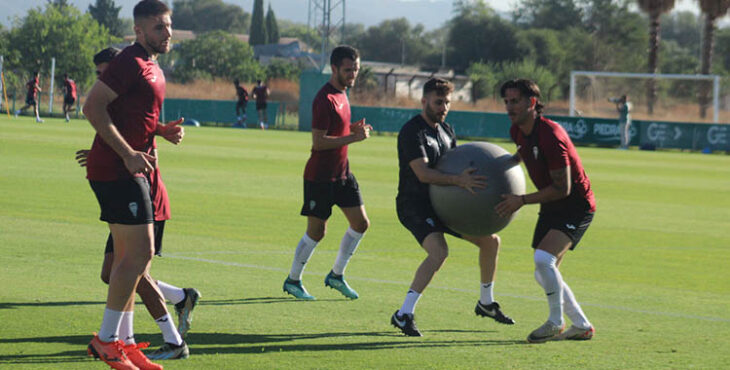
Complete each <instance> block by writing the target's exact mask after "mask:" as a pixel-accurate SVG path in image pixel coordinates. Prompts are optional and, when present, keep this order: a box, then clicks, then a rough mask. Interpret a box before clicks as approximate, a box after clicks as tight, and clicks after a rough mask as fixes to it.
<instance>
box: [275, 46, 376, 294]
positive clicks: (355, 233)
mask: <svg viewBox="0 0 730 370" xmlns="http://www.w3.org/2000/svg"><path fill="white" fill-rule="evenodd" d="M330 66H331V68H332V77H330V80H329V82H327V83H326V84H325V85H324V86H322V88H321V89H320V90H319V92H318V93H317V96H316V97H315V98H314V102H313V103H312V153H311V156H310V157H309V161H308V162H307V165H306V167H305V168H304V204H303V205H302V210H301V215H302V216H307V231H306V233H305V234H304V236H302V239H301V240H300V241H299V244H298V245H297V248H296V251H295V252H294V261H293V262H292V266H291V271H290V272H289V276H288V277H287V278H286V280H285V281H284V292H286V293H289V294H291V295H293V296H294V297H296V298H298V299H305V300H313V299H314V297H313V296H311V295H310V294H309V293H308V292H307V290H306V289H305V288H304V286H303V285H302V272H303V270H304V267H305V266H306V264H307V261H309V258H310V257H311V256H312V254H313V253H314V248H315V247H316V246H317V243H319V242H320V241H321V240H322V238H324V235H325V228H326V225H327V219H328V218H329V217H330V215H331V214H332V206H334V205H337V206H338V207H340V209H341V210H342V213H344V215H345V217H346V218H347V221H348V222H349V224H350V226H349V228H348V229H347V231H346V232H345V235H344V236H343V237H342V240H341V242H340V250H339V253H337V258H336V259H335V263H334V266H333V267H332V271H330V273H329V274H327V276H326V277H325V279H324V284H325V286H329V287H331V288H333V289H336V290H338V291H339V292H340V293H342V294H343V295H344V296H345V297H347V298H350V299H357V298H358V294H357V292H355V291H354V290H353V289H352V288H350V286H349V285H348V284H347V282H346V281H345V279H344V277H343V274H344V272H345V267H347V263H348V262H349V260H350V257H352V255H353V254H354V253H355V250H356V249H357V246H358V245H359V243H360V240H361V239H362V237H363V235H364V233H365V230H367V229H368V227H369V226H370V220H368V217H367V215H366V214H365V206H364V205H363V202H362V197H361V195H360V187H359V186H358V184H357V180H356V179H355V176H354V175H353V174H352V172H350V163H349V161H348V159H347V146H348V145H349V144H352V143H356V142H359V141H363V140H365V139H367V138H368V137H370V130H371V129H372V127H371V126H370V125H368V124H366V123H365V119H364V118H363V119H361V120H359V121H357V122H355V123H351V122H350V118H351V117H350V102H349V100H348V99H347V94H345V92H346V90H347V89H348V88H350V87H352V86H354V84H355V79H356V78H357V74H358V72H359V70H360V56H359V54H358V52H357V50H356V49H354V48H353V47H350V46H338V47H336V48H334V50H332V54H331V55H330Z"/></svg>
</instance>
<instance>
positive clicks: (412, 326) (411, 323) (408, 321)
mask: <svg viewBox="0 0 730 370" xmlns="http://www.w3.org/2000/svg"><path fill="white" fill-rule="evenodd" d="M390 323H391V324H392V325H393V326H394V327H396V328H398V329H400V330H401V331H402V332H403V334H405V335H406V336H409V337H422V336H423V335H422V334H421V332H420V331H418V327H416V321H415V320H414V319H413V314H412V313H407V314H405V315H403V316H398V310H396V311H395V313H393V316H391V317H390Z"/></svg>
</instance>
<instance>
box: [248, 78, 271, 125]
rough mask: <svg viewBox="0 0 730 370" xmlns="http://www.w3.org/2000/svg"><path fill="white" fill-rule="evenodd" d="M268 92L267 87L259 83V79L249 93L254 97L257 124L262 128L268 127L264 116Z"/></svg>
mask: <svg viewBox="0 0 730 370" xmlns="http://www.w3.org/2000/svg"><path fill="white" fill-rule="evenodd" d="M269 92H270V91H269V88H268V87H266V85H263V84H261V80H257V81H256V87H254V88H253V91H251V95H253V98H254V99H256V113H258V116H259V126H260V127H261V129H262V130H264V129H266V128H268V127H269V125H268V118H267V117H266V100H267V99H268V98H269Z"/></svg>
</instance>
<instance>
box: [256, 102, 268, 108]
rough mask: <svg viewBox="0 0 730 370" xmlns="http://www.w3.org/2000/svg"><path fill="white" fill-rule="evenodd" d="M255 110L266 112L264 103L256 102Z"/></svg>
mask: <svg viewBox="0 0 730 370" xmlns="http://www.w3.org/2000/svg"><path fill="white" fill-rule="evenodd" d="M256 110H266V102H263V103H259V102H256Z"/></svg>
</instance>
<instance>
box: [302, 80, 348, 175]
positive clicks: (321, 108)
mask: <svg viewBox="0 0 730 370" xmlns="http://www.w3.org/2000/svg"><path fill="white" fill-rule="evenodd" d="M312 129H313V130H327V136H347V135H350V101H349V100H348V99H347V95H346V94H345V92H344V91H340V90H337V89H336V88H335V87H334V86H332V85H331V84H330V83H329V82H327V83H326V84H325V85H324V86H322V88H321V89H319V92H318V93H317V96H316V97H315V98H314V102H313V103H312ZM349 172H350V164H349V162H348V161H347V145H343V146H341V147H339V148H334V149H328V150H314V149H312V155H311V156H310V157H309V161H307V166H306V167H305V168H304V179H305V180H307V181H312V182H333V181H337V180H344V179H345V178H347V174H348V173H349Z"/></svg>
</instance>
